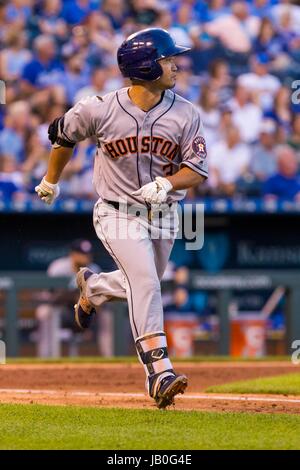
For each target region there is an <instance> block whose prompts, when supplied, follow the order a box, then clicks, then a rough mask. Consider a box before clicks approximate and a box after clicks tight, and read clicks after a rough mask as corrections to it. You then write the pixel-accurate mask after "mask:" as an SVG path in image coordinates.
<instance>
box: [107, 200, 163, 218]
mask: <svg viewBox="0 0 300 470" xmlns="http://www.w3.org/2000/svg"><path fill="white" fill-rule="evenodd" d="M103 201H104V202H106V204H109V205H111V206H113V207H114V208H115V209H117V210H119V209H120V207H121V208H122V207H126V206H127V207H135V215H136V216H137V217H139V216H140V215H141V212H143V209H144V208H145V211H146V210H147V217H148V220H149V222H150V221H151V220H152V214H153V211H152V209H151V206H144V207H140V206H135V205H134V204H126V203H125V202H124V203H122V202H121V203H119V202H116V201H108V200H107V199H103ZM168 206H169V207H171V206H172V203H169V204H168ZM159 215H160V217H161V214H159Z"/></svg>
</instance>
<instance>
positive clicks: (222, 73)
mask: <svg viewBox="0 0 300 470" xmlns="http://www.w3.org/2000/svg"><path fill="white" fill-rule="evenodd" d="M204 83H208V84H209V86H210V87H211V88H212V90H214V91H215V92H216V93H217V96H218V103H219V105H220V106H222V105H225V104H226V103H227V102H228V101H229V99H230V98H231V97H232V78H231V76H230V73H229V67H228V63H227V62H226V61H225V60H223V59H216V60H214V61H212V62H211V63H210V64H209V67H208V75H206V77H205V79H204Z"/></svg>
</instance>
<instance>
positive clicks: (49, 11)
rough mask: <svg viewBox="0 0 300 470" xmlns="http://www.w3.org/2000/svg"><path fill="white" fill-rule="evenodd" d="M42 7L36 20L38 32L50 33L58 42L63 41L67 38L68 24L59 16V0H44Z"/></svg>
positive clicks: (60, 9) (60, 5)
mask: <svg viewBox="0 0 300 470" xmlns="http://www.w3.org/2000/svg"><path fill="white" fill-rule="evenodd" d="M42 4H43V9H42V11H41V16H40V19H39V21H38V26H39V32H40V34H51V35H52V36H55V38H56V40H57V41H58V42H59V43H63V42H65V41H66V40H67V38H68V26H67V23H66V21H65V20H64V19H63V18H62V17H61V12H62V1H61V0H44V1H43V2H42Z"/></svg>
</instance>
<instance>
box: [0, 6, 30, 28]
mask: <svg viewBox="0 0 300 470" xmlns="http://www.w3.org/2000/svg"><path fill="white" fill-rule="evenodd" d="M5 3H6V4H7V7H6V21H7V23H10V25H12V26H16V25H18V26H19V28H20V30H21V28H24V27H25V24H26V21H27V20H28V18H29V17H30V15H31V12H32V6H33V3H34V2H33V0H10V1H9V2H5Z"/></svg>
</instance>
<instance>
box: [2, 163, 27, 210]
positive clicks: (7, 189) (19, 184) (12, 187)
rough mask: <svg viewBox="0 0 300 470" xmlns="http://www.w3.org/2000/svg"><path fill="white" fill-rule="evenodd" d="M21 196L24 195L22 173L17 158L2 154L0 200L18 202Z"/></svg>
mask: <svg viewBox="0 0 300 470" xmlns="http://www.w3.org/2000/svg"><path fill="white" fill-rule="evenodd" d="M20 197H24V184H23V177H22V173H21V172H20V171H18V167H17V163H16V161H15V160H13V159H12V158H10V157H8V156H5V155H1V154H0V201H1V202H2V203H3V202H4V203H8V202H11V201H14V202H16V201H17V200H18V199H20Z"/></svg>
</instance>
